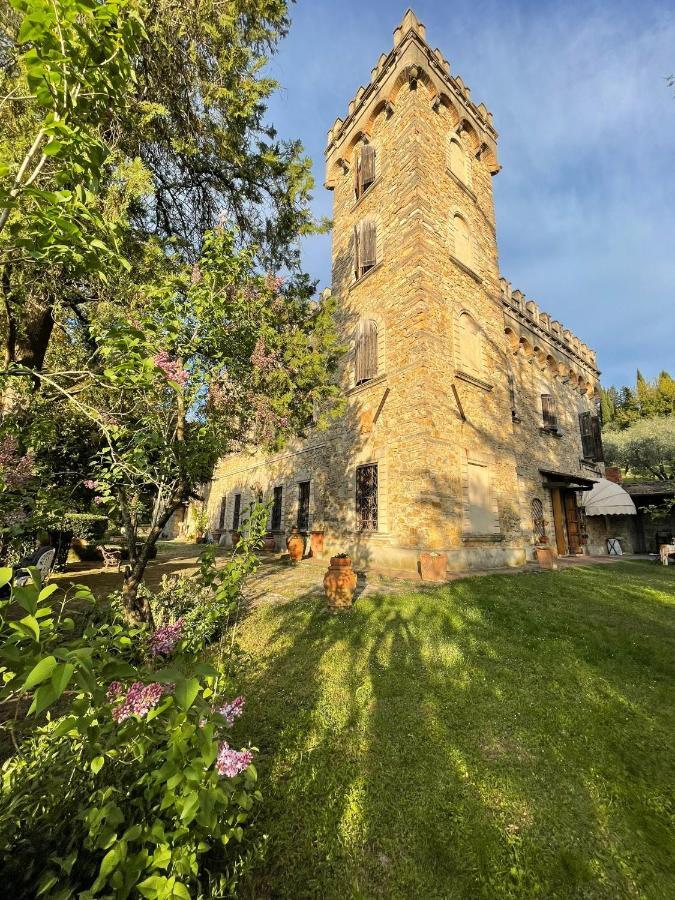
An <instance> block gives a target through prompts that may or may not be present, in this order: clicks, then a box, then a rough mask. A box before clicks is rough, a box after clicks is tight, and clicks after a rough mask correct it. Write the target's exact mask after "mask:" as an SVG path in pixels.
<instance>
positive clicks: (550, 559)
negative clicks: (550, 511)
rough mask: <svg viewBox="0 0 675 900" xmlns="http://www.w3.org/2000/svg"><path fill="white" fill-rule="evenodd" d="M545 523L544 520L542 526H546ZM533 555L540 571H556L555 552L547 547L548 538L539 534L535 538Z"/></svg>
mask: <svg viewBox="0 0 675 900" xmlns="http://www.w3.org/2000/svg"><path fill="white" fill-rule="evenodd" d="M546 524H547V522H546V520H544V521H543V522H542V525H544V526H545V525H546ZM534 554H535V556H536V557H537V562H538V563H539V565H540V567H541V568H542V569H557V568H558V563H557V562H556V558H557V555H556V552H555V550H554V549H553V547H549V544H548V536H547V535H546V534H540V535H538V536H537V543H536V545H535V548H534Z"/></svg>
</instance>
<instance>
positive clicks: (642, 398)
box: [600, 369, 675, 431]
mask: <svg viewBox="0 0 675 900" xmlns="http://www.w3.org/2000/svg"><path fill="white" fill-rule="evenodd" d="M600 403H601V409H602V421H603V427H604V428H605V429H606V430H609V431H612V430H616V429H622V428H628V427H630V426H631V425H632V424H634V423H635V422H637V421H638V420H640V419H650V418H653V417H654V416H672V415H675V380H673V378H672V377H671V376H670V375H669V374H668V372H666V371H665V370H664V371H662V372H661V373H660V374H659V376H658V378H656V379H655V380H654V381H648V380H647V379H646V378H645V377H644V376H643V374H642V372H640V370H639V369H638V371H637V375H636V380H635V388H634V389H633V388H630V387H627V386H624V387H622V388H621V389H620V390H617V389H616V388H615V387H610V388H608V389H604V388H603V390H602V394H601V399H600Z"/></svg>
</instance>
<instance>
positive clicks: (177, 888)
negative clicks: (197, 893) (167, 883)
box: [171, 881, 190, 900]
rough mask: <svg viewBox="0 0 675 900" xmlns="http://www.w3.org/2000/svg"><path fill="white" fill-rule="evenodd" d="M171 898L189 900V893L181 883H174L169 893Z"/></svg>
mask: <svg viewBox="0 0 675 900" xmlns="http://www.w3.org/2000/svg"><path fill="white" fill-rule="evenodd" d="M171 896H172V897H179V898H180V900H190V891H188V889H187V887H186V886H185V885H184V884H183V882H182V881H176V882H175V884H174V886H173V891H172V892H171Z"/></svg>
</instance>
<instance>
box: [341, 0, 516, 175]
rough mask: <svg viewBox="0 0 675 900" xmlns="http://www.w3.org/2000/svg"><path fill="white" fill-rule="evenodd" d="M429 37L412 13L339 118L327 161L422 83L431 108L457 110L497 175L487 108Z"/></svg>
mask: <svg viewBox="0 0 675 900" xmlns="http://www.w3.org/2000/svg"><path fill="white" fill-rule="evenodd" d="M425 34H426V30H425V27H424V25H423V24H422V23H421V22H420V20H419V19H418V18H417V16H416V15H415V13H414V12H413V11H412V10H411V9H408V10H407V11H406V13H405V14H404V16H403V19H402V21H401V24H400V25H398V27H397V28H396V29H395V30H394V46H393V49H392V50H391V51H390V52H389V53H388V54H387V53H383V54H382V55H381V56H380V58H379V59H378V61H377V65H376V66H375V67H374V68H373V70H372V72H371V75H370V84H369V85H367V86H366V87H363V86H361V87H360V88H359V89H358V91H357V92H356V94H355V96H354V98H353V99H352V100H351V101H350V103H349V105H348V107H347V115H346V116H345V118H344V119H342V118H340V117H338V118H337V119H336V120H335V122H334V123H333V126H332V127H331V128H330V129H329V131H328V142H327V147H326V151H325V153H326V157H330V156H331V155H333V153H334V151H335V150H336V148H338V146H339V145H341V144H342V143H343V142H344V139H345V138H346V137H348V136H349V135H351V134H352V133H353V132H354V130H356V131H357V132H361V133H364V134H367V133H368V129H369V127H370V125H371V124H372V118H373V115H374V111H375V107H378V108H380V109H381V108H384V109H385V110H386V112H387V115H391V114H392V113H393V112H394V109H395V103H396V96H397V94H398V91H399V90H400V88H401V86H402V84H403V83H405V82H408V83H409V84H410V85H411V86H412V85H414V84H416V83H417V82H418V81H422V82H424V83H425V84H426V85H427V87H428V89H429V91H430V93H431V95H432V101H431V102H432V106H433V108H434V109H437V108H438V106H440V104H441V103H444V104H445V105H447V106H450V107H452V108H454V109H455V111H456V113H457V116H458V118H459V120H460V122H463V123H465V125H466V126H467V127H468V128H471V129H473V131H474V132H475V133H476V135H477V138H478V147H479V152H481V153H482V152H485V151H487V157H488V163H489V165H490V170H491V171H492V172H493V173H496V172H498V171H499V168H500V166H499V163H498V162H497V144H496V142H497V132H496V130H495V128H494V125H493V120H492V113H491V112H489V110H488V108H487V107H486V106H485V104H484V103H479V104H476V103H474V102H473V100H472V99H471V91H470V89H469V87H468V85H466V84H465V83H464V81H463V80H462V79H461V78H460V77H459V75H456V76H453V75H451V74H450V63H449V62H448V61H447V60H446V59H445V57H444V56H443V54H442V52H441V51H440V50H439V49H438V48H437V49H435V50H433V49H432V48H431V46H430V45H429V44H428V43H427V40H426V37H425ZM328 186H329V187H330V183H329V185H328Z"/></svg>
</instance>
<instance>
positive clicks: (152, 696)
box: [112, 681, 174, 722]
mask: <svg viewBox="0 0 675 900" xmlns="http://www.w3.org/2000/svg"><path fill="white" fill-rule="evenodd" d="M173 688H174V686H173V685H168V684H158V683H157V682H153V683H152V684H143V682H142V681H134V683H133V684H132V685H131V687H130V688H129V690H128V691H127V694H126V697H125V698H124V700H123V701H122V702H121V703H120V705H119V706H116V707H115V709H113V714H112V715H113V719H114V720H115V721H116V722H124V720H125V719H128V718H129V717H130V716H134V715H135V716H146V715H147V714H148V713H149V712H150V710H151V709H152V708H153V707H155V706H157V704H158V703H159V701H160V700H161V699H162V697H163V696H164V694H168V693H171V691H172V690H173Z"/></svg>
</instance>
